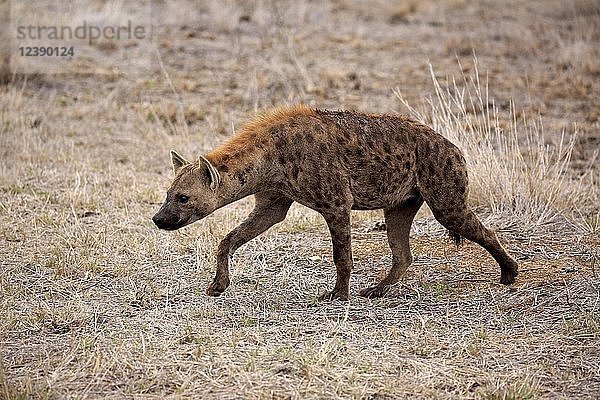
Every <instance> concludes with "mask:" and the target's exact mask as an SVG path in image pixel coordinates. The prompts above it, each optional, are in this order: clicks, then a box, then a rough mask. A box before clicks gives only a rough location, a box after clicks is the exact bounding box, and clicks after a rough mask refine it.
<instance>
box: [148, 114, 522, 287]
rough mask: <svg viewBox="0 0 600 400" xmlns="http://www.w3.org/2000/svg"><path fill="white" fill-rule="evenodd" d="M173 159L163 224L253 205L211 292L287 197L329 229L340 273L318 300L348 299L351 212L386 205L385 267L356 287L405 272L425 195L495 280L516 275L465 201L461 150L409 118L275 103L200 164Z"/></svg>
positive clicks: (159, 217) (225, 281)
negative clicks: (388, 256)
mask: <svg viewBox="0 0 600 400" xmlns="http://www.w3.org/2000/svg"><path fill="white" fill-rule="evenodd" d="M172 158H173V165H174V169H175V171H176V176H175V179H174V181H173V183H172V185H171V187H170V188H169V190H168V193H167V200H166V201H165V203H164V204H163V206H162V208H161V209H160V210H159V212H158V213H157V214H156V215H155V216H154V221H155V223H156V224H157V225H158V226H159V227H160V228H163V229H178V228H180V227H182V226H185V225H187V224H189V223H192V222H194V221H196V220H198V219H201V218H204V217H205V216H206V215H208V214H210V213H212V212H213V211H214V210H216V209H218V208H220V207H223V206H225V205H226V204H229V203H231V202H233V201H236V200H238V199H241V198H243V197H246V196H248V195H254V196H255V208H254V210H253V211H252V212H251V213H250V215H249V216H248V218H247V219H246V220H245V221H244V222H242V224H241V225H240V226H238V227H237V228H235V229H234V230H233V231H231V232H230V233H229V234H228V235H227V236H225V238H224V239H223V240H222V241H221V243H220V244H219V247H218V251H217V272H216V276H215V279H214V281H213V282H212V284H211V285H210V286H209V288H208V294H210V295H213V296H217V295H219V294H221V293H222V292H223V291H224V290H225V289H226V288H227V286H228V285H229V268H228V263H229V257H230V256H231V255H232V254H233V253H234V252H235V251H236V250H237V249H238V248H239V247H240V246H242V245H243V244H244V243H246V242H248V241H249V240H252V239H253V238H255V237H256V236H258V235H260V234H261V233H263V232H264V231H265V230H267V229H268V228H270V227H271V226H273V225H274V224H276V223H278V222H281V221H283V219H284V218H285V216H286V214H287V211H288V209H289V207H290V206H291V204H292V203H293V202H294V201H295V202H298V203H300V204H303V205H305V206H307V207H309V208H311V209H313V210H316V211H317V212H319V213H320V214H321V215H322V216H323V217H324V218H325V221H326V222H327V225H328V227H329V231H330V234H331V238H332V243H333V259H334V263H335V266H336V271H337V278H336V283H335V286H334V288H333V290H332V291H331V292H328V293H326V294H324V295H323V296H322V297H323V298H329V299H333V298H340V299H347V298H348V291H349V280H350V272H351V270H352V248H351V240H350V211H351V210H374V209H383V210H384V216H385V221H386V225H387V236H388V242H389V245H390V247H391V250H392V267H391V269H390V271H389V273H388V275H387V276H386V277H385V278H384V279H383V280H382V281H381V282H379V283H378V284H377V285H375V286H373V287H369V288H366V289H364V290H362V291H361V292H360V294H361V295H363V296H366V297H378V296H382V295H383V294H384V293H385V292H386V291H387V290H388V288H389V286H390V285H392V284H394V283H396V282H397V281H398V280H399V279H400V278H401V277H402V276H403V275H404V274H405V272H406V269H407V268H408V266H409V265H410V263H411V262H412V255H411V252H410V247H409V243H408V241H409V232H410V226H411V224H412V221H413V218H414V216H415V214H416V213H417V211H418V210H419V208H420V207H421V205H422V204H423V202H427V204H428V205H429V207H430V208H431V210H432V212H433V214H434V216H435V218H436V219H437V220H438V221H439V222H440V223H441V224H442V225H444V226H445V227H446V228H447V229H448V230H449V231H450V232H451V237H453V238H454V240H455V241H456V242H457V243H458V242H459V240H460V238H461V237H464V238H466V239H469V240H472V241H474V242H476V243H478V244H480V245H481V246H483V247H484V248H485V249H486V250H488V252H489V253H490V254H491V255H492V256H493V257H494V258H495V260H496V261H497V262H498V264H499V265H500V270H501V282H502V283H504V284H510V283H512V282H514V280H515V277H516V276H517V263H516V262H515V261H514V260H513V259H512V258H511V257H510V256H509V255H508V254H507V253H506V251H505V250H504V249H503V248H502V246H501V245H500V243H499V242H498V240H497V238H496V236H495V234H494V233H493V232H492V231H490V230H489V229H487V228H485V227H484V226H483V225H482V224H481V222H480V221H479V219H478V218H477V217H476V216H475V214H474V213H473V212H472V210H471V209H470V208H469V207H468V205H467V197H468V177H467V169H466V163H465V159H464V157H463V156H462V154H461V152H460V150H459V149H458V148H457V147H456V146H454V145H453V144H452V143H450V141H448V140H447V139H445V138H444V137H442V136H441V135H439V134H437V133H436V132H434V131H433V130H432V129H431V128H429V127H428V126H426V125H423V124H421V123H419V122H417V121H415V120H413V119H411V118H409V117H407V116H402V115H380V114H363V113H359V112H352V111H329V110H318V109H312V108H309V107H306V106H294V107H285V108H277V109H275V110H271V111H269V112H267V113H265V114H263V115H261V116H259V117H257V118H255V119H254V120H253V121H251V122H250V123H248V124H247V125H245V126H244V127H243V128H242V129H241V130H240V132H239V133H237V134H236V135H235V136H234V137H233V138H231V139H230V140H229V141H228V142H226V143H224V144H223V145H221V146H220V147H218V148H217V149H215V150H214V151H212V152H211V153H209V154H207V155H206V157H202V158H200V159H199V161H197V162H193V163H188V162H187V161H185V160H184V159H183V157H181V156H179V155H177V153H174V155H173V156H172ZM215 171H216V173H217V175H215ZM215 182H217V183H215ZM215 185H216V186H217V189H216V190H211V189H210V188H211V186H212V187H213V188H214V187H215ZM182 196H183V197H182ZM186 198H187V201H186V202H185V203H183V202H182V201H180V200H182V199H186Z"/></svg>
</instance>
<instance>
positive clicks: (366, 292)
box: [358, 285, 390, 299]
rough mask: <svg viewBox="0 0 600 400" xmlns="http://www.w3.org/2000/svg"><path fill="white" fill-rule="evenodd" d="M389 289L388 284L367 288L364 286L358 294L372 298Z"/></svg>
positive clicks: (381, 295) (381, 294)
mask: <svg viewBox="0 0 600 400" xmlns="http://www.w3.org/2000/svg"><path fill="white" fill-rule="evenodd" d="M389 290H390V287H389V286H388V285H375V286H371V287H368V288H364V289H363V290H361V291H360V292H358V294H359V295H360V296H362V297H366V298H369V299H374V298H377V297H383V296H385V294H386V293H387V292H388V291H389Z"/></svg>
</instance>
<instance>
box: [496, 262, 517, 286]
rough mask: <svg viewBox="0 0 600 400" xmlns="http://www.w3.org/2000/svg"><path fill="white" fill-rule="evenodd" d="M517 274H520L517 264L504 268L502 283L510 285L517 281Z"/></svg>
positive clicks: (501, 274)
mask: <svg viewBox="0 0 600 400" xmlns="http://www.w3.org/2000/svg"><path fill="white" fill-rule="evenodd" d="M517 275H519V273H518V272H517V267H516V266H514V267H513V266H511V267H510V268H505V269H502V272H501V273H500V283H502V284H503V285H510V284H512V283H514V282H515V278H516V277H517Z"/></svg>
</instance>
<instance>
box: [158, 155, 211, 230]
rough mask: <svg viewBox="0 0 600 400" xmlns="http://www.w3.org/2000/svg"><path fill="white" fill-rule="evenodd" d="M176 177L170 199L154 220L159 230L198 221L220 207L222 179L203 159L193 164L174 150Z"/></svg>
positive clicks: (173, 161) (170, 190) (169, 194)
mask: <svg viewBox="0 0 600 400" xmlns="http://www.w3.org/2000/svg"><path fill="white" fill-rule="evenodd" d="M171 162H172V163H173V172H174V173H175V178H174V179H173V183H171V187H170V188H169V190H168V191H167V198H166V199H165V202H164V203H163V205H162V207H161V208H160V210H158V212H157V213H156V215H154V217H152V221H154V223H155V224H156V226H157V227H159V228H160V229H166V230H169V231H172V230H175V229H179V228H181V227H184V226H186V225H189V224H191V223H192V222H196V221H198V220H200V219H202V218H204V217H206V216H207V215H209V214H210V213H212V212H213V211H214V210H216V209H217V208H218V198H217V189H218V188H219V184H220V182H221V177H220V176H219V172H218V171H217V169H216V168H215V167H214V166H213V165H212V164H211V163H210V162H209V161H208V160H207V159H206V158H204V157H202V156H200V157H199V159H198V162H195V163H190V162H188V161H186V160H185V159H184V158H183V157H182V156H180V155H179V154H177V152H175V151H174V150H171Z"/></svg>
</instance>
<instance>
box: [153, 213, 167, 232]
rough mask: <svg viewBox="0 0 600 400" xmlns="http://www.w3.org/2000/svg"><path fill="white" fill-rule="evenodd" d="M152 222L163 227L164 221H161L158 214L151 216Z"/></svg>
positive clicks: (160, 227)
mask: <svg viewBox="0 0 600 400" xmlns="http://www.w3.org/2000/svg"><path fill="white" fill-rule="evenodd" d="M152 222H154V225H156V226H157V227H158V228H159V229H163V228H164V227H165V221H163V220H162V219H161V218H160V217H159V216H158V214H156V215H155V216H154V217H152Z"/></svg>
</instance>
